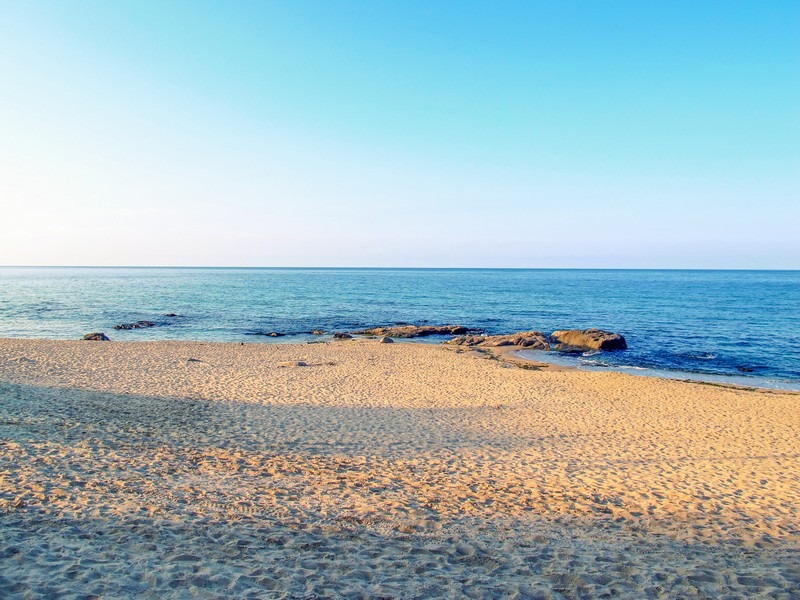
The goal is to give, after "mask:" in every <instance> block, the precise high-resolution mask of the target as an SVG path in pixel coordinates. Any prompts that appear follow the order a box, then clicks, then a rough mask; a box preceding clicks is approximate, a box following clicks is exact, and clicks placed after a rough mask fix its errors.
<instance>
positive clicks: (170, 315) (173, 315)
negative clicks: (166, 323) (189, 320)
mask: <svg viewBox="0 0 800 600" xmlns="http://www.w3.org/2000/svg"><path fill="white" fill-rule="evenodd" d="M164 316H165V317H180V315H176V314H175V313H167V314H165V315H164Z"/></svg>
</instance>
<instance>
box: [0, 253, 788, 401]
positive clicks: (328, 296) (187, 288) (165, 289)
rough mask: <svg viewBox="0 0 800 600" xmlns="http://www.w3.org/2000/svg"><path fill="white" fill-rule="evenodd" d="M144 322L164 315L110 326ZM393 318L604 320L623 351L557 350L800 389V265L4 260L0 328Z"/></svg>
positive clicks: (554, 325)
mask: <svg viewBox="0 0 800 600" xmlns="http://www.w3.org/2000/svg"><path fill="white" fill-rule="evenodd" d="M167 313H176V314H178V315H180V316H179V317H166V316H164V315H165V314H167ZM138 320H149V321H154V322H156V323H158V325H157V326H156V327H151V328H147V329H134V330H129V331H116V330H114V325H115V324H119V323H130V322H134V321H138ZM400 322H402V323H431V324H459V325H467V326H470V327H476V328H480V329H483V330H484V331H486V332H487V333H489V334H494V333H509V332H514V331H520V330H528V329H539V330H543V331H545V332H547V333H549V332H550V331H553V330H554V329H561V328H588V327H600V328H604V329H608V330H611V331H616V332H619V333H622V334H623V335H624V336H625V337H626V339H627V340H628V346H629V349H628V350H625V351H621V352H613V353H602V354H594V355H587V356H561V357H557V356H556V357H554V358H555V359H556V360H560V361H561V362H567V363H568V364H580V365H584V366H587V367H595V368H619V369H634V370H636V369H654V370H658V371H659V372H668V373H678V374H680V373H694V374H700V375H701V376H702V375H709V376H716V377H722V378H723V379H724V378H725V377H730V378H732V379H731V380H732V381H733V378H734V377H735V378H744V381H751V382H752V383H753V384H754V385H767V386H773V387H790V388H794V387H796V388H800V271H626V270H497V269H441V270H438V269H201V268H62V267H59V268H44V267H43V268H23V267H3V268H0V337H46V338H61V339H75V338H79V337H81V336H82V335H83V334H84V333H87V332H90V331H104V332H105V333H106V334H108V335H109V336H110V337H111V338H112V339H114V340H165V339H181V340H213V341H237V342H238V341H244V342H275V341H278V342H297V341H307V340H311V339H319V338H317V337H315V336H311V335H310V332H311V331H312V330H314V329H323V330H325V331H331V332H332V331H347V330H353V329H358V328H361V327H366V326H374V325H385V324H394V323H400ZM273 331H274V332H278V333H281V334H285V336H284V337H279V338H270V337H264V336H261V335H254V334H257V333H259V332H262V333H269V332H273ZM432 341H437V340H432ZM736 380H737V381H741V379H736Z"/></svg>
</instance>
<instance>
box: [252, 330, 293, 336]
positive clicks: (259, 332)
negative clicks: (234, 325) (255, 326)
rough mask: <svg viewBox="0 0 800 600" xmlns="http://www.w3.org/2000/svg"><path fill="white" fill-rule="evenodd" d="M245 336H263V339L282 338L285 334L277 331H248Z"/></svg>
mask: <svg viewBox="0 0 800 600" xmlns="http://www.w3.org/2000/svg"><path fill="white" fill-rule="evenodd" d="M245 335H263V336H264V337H283V336H284V335H286V334H285V333H278V332H277V331H248V332H247V333H246V334H245Z"/></svg>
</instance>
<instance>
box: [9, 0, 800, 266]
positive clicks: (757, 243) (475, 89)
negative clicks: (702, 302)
mask: <svg viewBox="0 0 800 600" xmlns="http://www.w3.org/2000/svg"><path fill="white" fill-rule="evenodd" d="M798 32H800V3H798V2H796V1H791V2H777V1H776V2H770V1H766V2H764V1H761V2H757V1H752V2H734V1H726V2H655V1H653V2H645V1H641V0H639V1H631V2H623V1H614V2H601V1H599V0H598V1H595V2H589V1H586V2H555V1H553V2H533V1H527V2H493V3H489V2H485V3H476V2H472V3H471V2H413V1H403V2H388V1H387V2H377V1H374V2H373V1H369V2H367V1H362V2H340V1H335V0H330V1H322V0H320V1H318V2H301V1H292V2H288V1H287V2H200V1H194V2H178V1H171V2H147V1H144V0H141V1H137V2H121V1H120V2H77V1H60V2H56V1H53V2H33V1H31V2H16V1H11V0H0V82H2V83H0V207H1V209H0V210H1V212H0V264H26V265H33V264H51V265H52V264H69V265H214V266H222V265H241V266H439V267H446V266H452V267H466V266H474V267H632V268H639V267H644V268H647V267H654V268H662V267H663V268H800V235H798V230H800V35H798Z"/></svg>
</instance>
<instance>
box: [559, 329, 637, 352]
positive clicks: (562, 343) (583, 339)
mask: <svg viewBox="0 0 800 600" xmlns="http://www.w3.org/2000/svg"><path fill="white" fill-rule="evenodd" d="M550 340H551V341H552V342H553V343H555V344H556V350H567V351H569V350H570V349H578V350H624V349H625V348H627V347H628V345H627V344H626V343H625V338H624V337H622V336H621V335H620V334H618V333H611V332H610V331H603V330H602V329H585V330H580V329H568V330H562V331H554V332H553V333H551V334H550Z"/></svg>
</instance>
